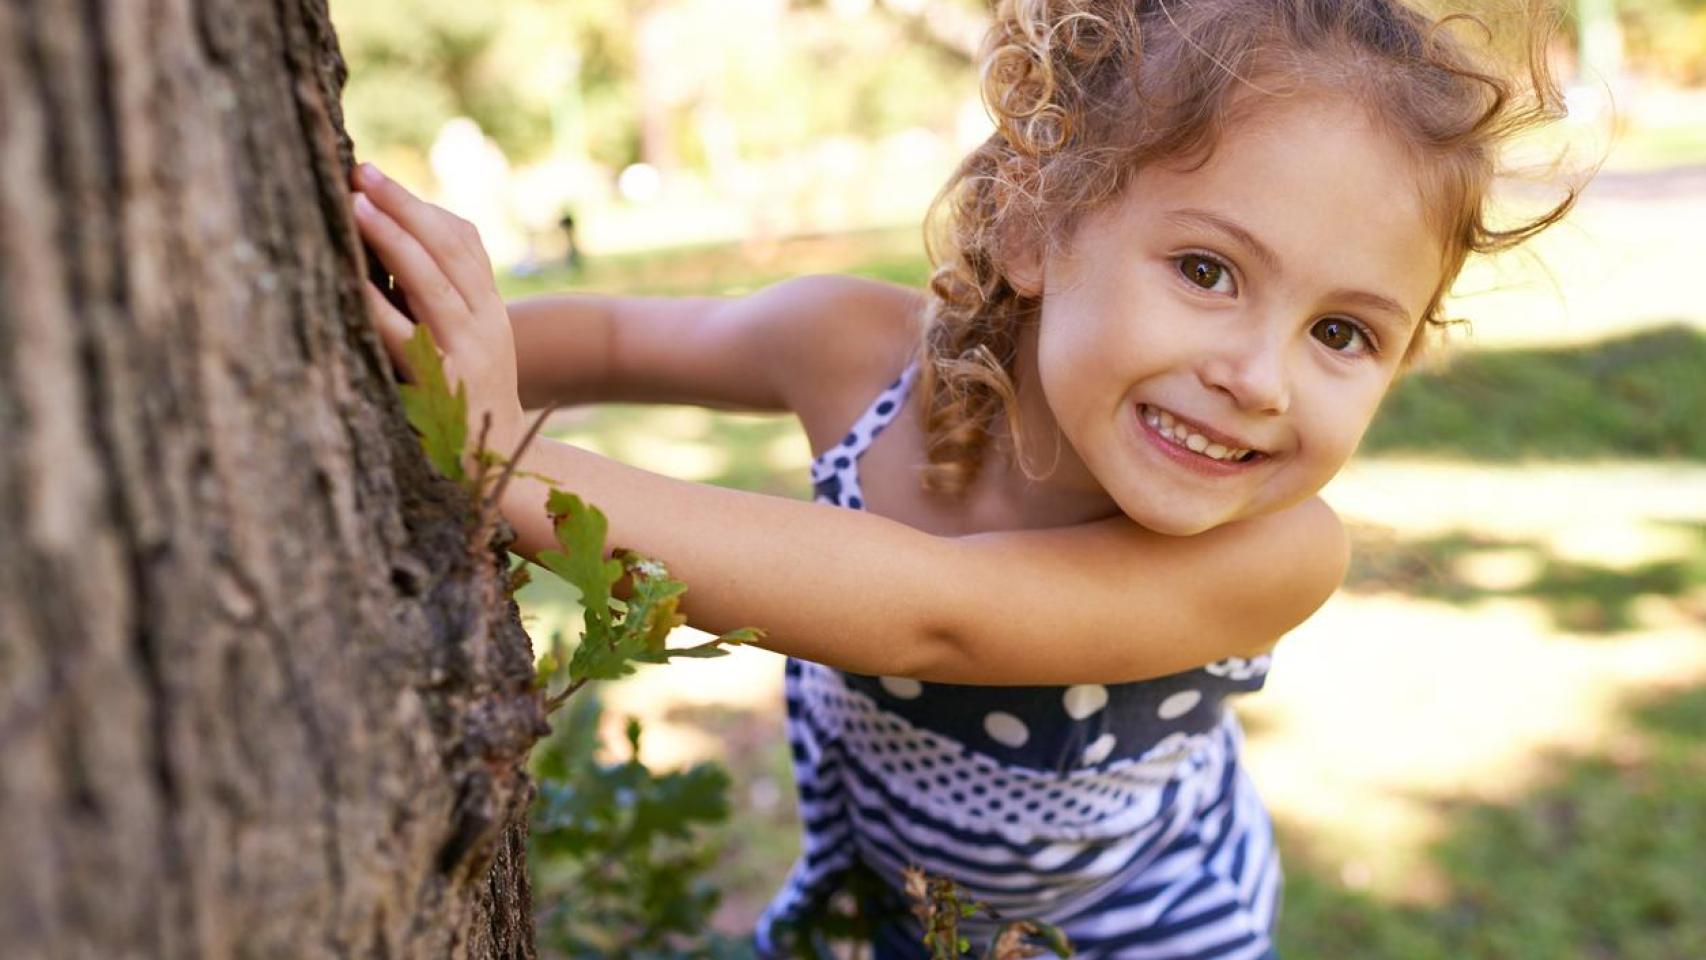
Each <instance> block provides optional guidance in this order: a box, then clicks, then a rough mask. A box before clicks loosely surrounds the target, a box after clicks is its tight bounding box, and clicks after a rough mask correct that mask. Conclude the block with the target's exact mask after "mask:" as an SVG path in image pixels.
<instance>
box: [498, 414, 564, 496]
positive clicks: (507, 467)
mask: <svg viewBox="0 0 1706 960" xmlns="http://www.w3.org/2000/svg"><path fill="white" fill-rule="evenodd" d="M557 407H558V404H552V405H551V406H549V407H546V408H545V409H544V410H541V411H540V412H539V416H537V417H534V418H533V425H532V426H530V427H528V428H527V432H526V433H525V434H522V437H521V443H519V444H517V445H516V448H515V453H513V454H511V455H510V458H509V460H508V461H507V462H506V463H505V464H504V469H503V473H500V474H498V482H497V483H496V484H495V485H494V486H493V487H492V493H491V496H489V497H487V498H486V504H487V505H488V506H490V505H494V504H497V503H500V502H502V500H503V495H504V490H505V488H507V487H508V486H509V478H510V477H511V476H512V475H514V473H515V465H516V464H518V463H520V462H521V455H522V454H523V453H526V452H527V448H528V447H529V446H530V445H531V444H532V443H533V438H534V437H536V436H538V435H539V428H541V427H543V426H544V425H545V420H546V419H547V418H548V417H550V416H551V414H553V413H556V412H557Z"/></svg>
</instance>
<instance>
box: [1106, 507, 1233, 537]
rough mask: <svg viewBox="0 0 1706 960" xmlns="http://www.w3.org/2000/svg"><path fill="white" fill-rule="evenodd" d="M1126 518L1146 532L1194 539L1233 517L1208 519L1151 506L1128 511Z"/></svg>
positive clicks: (1228, 521)
mask: <svg viewBox="0 0 1706 960" xmlns="http://www.w3.org/2000/svg"><path fill="white" fill-rule="evenodd" d="M1124 513H1125V515H1126V518H1127V519H1129V520H1130V521H1131V522H1133V523H1135V524H1137V525H1138V526H1140V527H1143V528H1144V529H1146V530H1150V531H1153V532H1155V533H1159V534H1162V535H1163V536H1168V537H1192V536H1196V535H1197V534H1199V533H1205V532H1207V531H1209V530H1213V529H1214V528H1215V527H1218V526H1221V525H1222V524H1225V523H1230V522H1231V520H1232V518H1231V517H1206V516H1190V515H1188V514H1181V513H1180V512H1179V511H1177V510H1160V509H1156V508H1155V507H1153V506H1150V505H1147V504H1146V505H1144V507H1143V508H1142V509H1126V510H1125V511H1124Z"/></svg>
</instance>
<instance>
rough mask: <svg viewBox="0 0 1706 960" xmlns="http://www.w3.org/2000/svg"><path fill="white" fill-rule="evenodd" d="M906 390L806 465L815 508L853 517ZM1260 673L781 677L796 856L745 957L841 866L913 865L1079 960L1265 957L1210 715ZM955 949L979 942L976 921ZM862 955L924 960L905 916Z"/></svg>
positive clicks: (1265, 839)
mask: <svg viewBox="0 0 1706 960" xmlns="http://www.w3.org/2000/svg"><path fill="white" fill-rule="evenodd" d="M916 372H917V370H916V365H914V366H909V367H908V368H907V369H906V371H905V372H904V373H902V375H901V376H900V377H899V378H898V379H896V380H895V381H894V382H893V383H891V384H890V385H889V386H888V387H887V388H886V389H885V390H883V391H882V393H880V394H879V395H878V396H877V398H876V399H875V400H873V401H872V403H871V404H870V406H869V407H868V408H867V410H866V411H865V413H864V415H863V416H861V417H860V418H859V419H858V421H857V422H856V423H854V425H853V428H852V429H851V430H850V431H849V432H848V434H847V436H846V437H845V438H844V439H843V440H842V441H841V443H839V444H837V445H836V446H835V447H833V448H831V449H830V450H828V451H826V452H824V454H823V455H822V456H820V457H818V458H817V459H816V461H814V462H813V464H812V473H811V477H812V483H813V487H814V490H815V494H816V499H817V500H818V501H820V502H824V503H831V504H836V505H838V506H842V507H847V508H849V509H854V510H859V509H863V508H864V495H863V492H862V491H861V490H860V487H859V475H858V462H859V457H860V455H861V454H863V453H864V451H865V450H866V449H867V448H868V447H869V446H870V444H871V441H872V440H874V439H875V438H876V437H877V436H878V435H879V434H880V433H881V432H882V431H883V429H884V428H885V427H886V426H888V424H889V423H891V422H892V421H893V420H894V418H895V416H896V415H898V413H899V412H900V410H901V409H902V408H903V407H904V405H905V401H906V397H907V393H908V391H909V390H910V388H911V386H912V383H913V380H914V378H915V376H916ZM1268 666H1269V660H1268V658H1267V657H1266V656H1263V657H1256V658H1253V659H1248V660H1244V659H1231V660H1225V661H1221V662H1219V663H1215V664H1211V665H1209V666H1207V667H1203V668H1201V669H1197V670H1191V671H1187V672H1184V673H1180V674H1175V675H1173V676H1167V677H1159V678H1156V679H1153V680H1145V681H1141V682H1138V683H1123V684H1105V685H1104V684H1078V685H1074V686H1067V687H1044V686H1037V687H977V686H963V685H957V684H941V683H923V682H920V681H917V680H913V679H910V678H905V677H867V676H860V675H857V674H851V673H846V672H843V671H839V670H835V669H832V668H829V667H825V666H822V665H820V664H815V663H809V662H806V661H800V660H790V661H789V663H788V667H787V681H786V684H787V707H788V738H789V742H790V745H791V747H792V750H793V756H794V767H795V773H796V779H797V780H798V784H799V797H800V813H801V820H802V822H803V829H804V838H803V849H802V853H801V856H800V859H799V861H798V862H797V863H796V864H795V866H794V869H793V871H792V872H791V873H790V875H789V877H788V880H787V882H786V883H785V885H784V887H783V889H782V890H781V892H780V893H779V894H778V895H777V897H776V899H775V901H774V902H773V903H772V904H771V905H770V908H769V910H768V911H767V912H766V913H765V915H764V917H763V918H762V919H761V920H760V921H759V926H758V937H757V944H758V947H759V952H760V954H761V955H763V956H767V957H769V956H785V955H791V951H793V950H794V949H795V947H796V944H795V941H794V939H793V935H794V932H795V931H796V930H797V927H796V924H797V923H798V922H799V921H800V920H801V919H802V918H804V917H807V916H809V915H810V914H811V913H812V912H813V911H814V910H817V909H821V908H822V906H823V904H824V903H825V902H826V901H827V900H828V899H829V898H830V897H831V896H832V895H833V894H834V893H835V892H836V891H837V890H839V889H840V888H841V885H842V882H843V881H844V880H845V879H846V876H847V874H848V872H849V871H850V870H852V869H853V868H854V867H855V866H856V865H861V866H863V867H865V868H867V869H869V870H871V871H873V872H874V873H876V874H877V875H878V876H879V877H881V878H882V879H884V880H885V881H886V882H887V883H888V885H889V886H890V887H891V888H894V889H898V888H899V886H900V882H901V881H900V878H901V872H902V871H903V870H904V869H905V868H906V867H907V866H909V865H917V866H922V867H923V868H925V869H926V870H929V871H931V872H933V873H939V874H945V875H947V876H950V877H952V878H953V879H954V880H956V881H957V882H958V883H960V884H961V885H962V886H963V887H965V888H966V890H967V892H968V893H969V894H970V896H972V897H973V898H975V899H978V900H983V901H986V902H988V903H989V904H990V905H991V906H992V907H994V908H995V910H997V911H998V912H999V913H1002V914H1005V915H1007V916H1032V917H1038V918H1040V919H1044V920H1048V921H1050V922H1053V923H1057V924H1060V925H1061V926H1063V927H1064V928H1065V929H1066V930H1067V932H1068V934H1069V935H1071V936H1072V938H1073V941H1074V943H1075V944H1076V945H1077V947H1078V950H1079V953H1078V956H1080V957H1087V958H1095V957H1110V958H1111V957H1128V956H1129V957H1149V958H1167V957H1174V956H1180V957H1183V956H1191V957H1204V958H1208V957H1213V958H1221V957H1226V958H1244V957H1248V958H1251V960H1254V958H1259V957H1262V956H1265V955H1266V954H1267V953H1268V951H1269V949H1270V948H1271V939H1270V936H1271V932H1270V928H1271V926H1272V921H1273V915H1274V907H1275V903H1276V901H1277V897H1278V887H1279V866H1278V861H1277V858H1276V856H1275V853H1274V851H1273V847H1272V835H1271V828H1270V826H1269V821H1268V817H1267V814H1266V812H1265V811H1264V810H1263V809H1262V807H1261V804H1260V802H1259V801H1258V800H1257V798H1256V796H1255V793H1254V791H1253V789H1252V788H1251V787H1250V784H1249V781H1248V779H1247V777H1246V776H1245V775H1244V773H1243V770H1242V768H1241V767H1240V766H1239V764H1238V763H1237V756H1238V746H1239V743H1240V739H1241V734H1240V732H1239V729H1238V725H1237V721H1236V720H1235V719H1234V718H1233V716H1232V714H1231V713H1230V712H1229V711H1227V710H1225V709H1223V704H1222V701H1223V700H1224V698H1225V697H1226V696H1228V695H1230V694H1234V693H1240V692H1246V691H1251V690H1256V689H1259V688H1260V687H1261V686H1262V684H1263V682H1264V680H1265V678H1266V675H1267V671H1268ZM969 931H970V935H971V936H972V937H973V938H974V939H976V938H978V937H979V936H980V935H981V936H988V935H989V934H990V933H991V932H992V931H991V930H990V929H989V928H988V925H987V924H986V923H984V924H980V923H978V922H977V920H976V918H974V920H973V921H972V922H971V924H970V927H969ZM1172 945H1177V947H1178V950H1177V951H1174V950H1173V949H1172ZM1187 946H1188V949H1187ZM876 950H877V956H878V957H879V958H886V957H895V958H901V957H907V958H910V957H924V956H925V955H926V954H925V952H924V950H923V948H922V945H921V944H920V943H919V930H918V928H917V925H916V921H914V920H912V919H911V918H910V917H909V916H908V915H906V914H905V913H904V911H901V912H899V913H898V915H896V916H894V917H893V918H892V919H889V920H886V921H884V923H883V925H882V926H881V928H880V930H879V934H878V937H877V940H876Z"/></svg>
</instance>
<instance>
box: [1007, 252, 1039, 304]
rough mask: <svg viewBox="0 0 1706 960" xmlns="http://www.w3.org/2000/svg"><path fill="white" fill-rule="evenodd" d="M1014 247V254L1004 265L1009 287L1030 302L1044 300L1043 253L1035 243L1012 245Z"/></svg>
mask: <svg viewBox="0 0 1706 960" xmlns="http://www.w3.org/2000/svg"><path fill="white" fill-rule="evenodd" d="M1012 247H1013V248H1014V249H1013V252H1012V253H1011V254H1010V255H1009V256H1008V257H1007V258H1006V260H1007V262H1006V263H1005V264H1003V265H1002V272H1003V273H1005V274H1006V275H1007V285H1008V286H1010V287H1012V288H1013V289H1014V290H1015V291H1017V292H1018V294H1019V296H1021V297H1025V298H1027V299H1030V300H1040V299H1042V295H1043V257H1042V251H1040V250H1038V249H1037V245H1036V244H1034V243H1025V244H1012Z"/></svg>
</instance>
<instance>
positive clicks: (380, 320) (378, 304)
mask: <svg viewBox="0 0 1706 960" xmlns="http://www.w3.org/2000/svg"><path fill="white" fill-rule="evenodd" d="M361 292H362V294H363V295H364V296H365V297H366V299H367V313H368V316H370V317H372V318H373V327H374V329H375V330H377V331H378V332H379V342H380V343H381V344H383V345H384V347H385V353H386V354H387V355H389V356H390V358H391V366H392V367H393V368H394V369H395V370H396V371H397V374H398V377H399V378H400V379H402V380H404V381H405V382H412V381H413V380H414V379H415V374H414V371H412V370H410V369H409V363H408V351H407V350H406V349H405V347H406V345H407V344H408V342H409V338H411V337H413V336H414V335H415V325H414V324H413V323H411V322H410V321H409V318H408V317H405V316H403V314H402V312H401V311H399V310H398V309H397V308H396V307H394V306H392V305H391V301H390V300H389V299H388V298H387V297H386V296H385V291H383V290H380V289H379V288H378V287H377V286H375V285H374V283H373V281H371V280H368V281H366V282H364V283H363V284H362V291H361Z"/></svg>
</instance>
